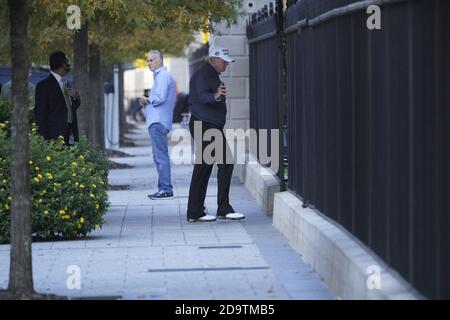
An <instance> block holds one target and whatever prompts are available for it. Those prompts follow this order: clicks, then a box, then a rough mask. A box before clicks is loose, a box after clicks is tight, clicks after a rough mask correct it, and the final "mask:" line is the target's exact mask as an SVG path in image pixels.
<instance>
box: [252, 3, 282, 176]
mask: <svg viewBox="0 0 450 320" xmlns="http://www.w3.org/2000/svg"><path fill="white" fill-rule="evenodd" d="M277 18H278V17H277V16H276V14H275V11H274V8H273V6H271V8H270V10H269V8H267V7H266V8H265V10H264V12H263V13H262V15H261V16H260V17H259V19H257V20H255V21H254V22H257V21H258V20H259V21H258V27H257V28H254V27H253V26H252V25H249V26H248V27H247V37H248V43H249V51H250V57H251V59H250V63H249V64H250V66H249V67H250V79H251V81H250V97H251V99H250V127H251V128H253V129H256V130H260V129H266V130H271V129H278V128H280V127H281V128H282V127H283V125H282V124H283V123H284V122H285V117H284V114H283V113H282V112H280V109H279V108H278V107H277V106H278V105H279V99H280V93H279V81H280V72H282V68H281V67H280V54H282V53H280V50H279V46H280V43H279V36H278V33H277V30H279V27H277ZM261 132H262V131H261ZM261 132H260V134H261ZM280 137H281V139H283V138H284V130H281V131H280ZM267 141H268V146H267V148H265V149H266V150H267V151H268V155H270V156H271V157H272V152H271V141H272V140H271V132H270V131H267ZM280 141H282V140H280ZM256 151H257V154H255V155H254V156H255V157H256V158H257V159H258V160H260V157H259V155H260V151H259V146H258V148H257V150H256ZM280 153H281V154H280V156H279V159H278V160H279V163H280V164H281V165H280V167H279V170H278V172H277V173H276V174H277V175H278V176H279V178H280V181H282V182H283V184H284V170H283V168H284V161H283V159H284V154H285V144H284V143H280ZM264 164H265V165H269V164H268V163H264Z"/></svg>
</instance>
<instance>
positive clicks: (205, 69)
mask: <svg viewBox="0 0 450 320" xmlns="http://www.w3.org/2000/svg"><path fill="white" fill-rule="evenodd" d="M221 82H222V81H221V80H220V78H219V73H218V72H217V71H216V70H215V69H214V68H213V66H211V65H210V64H209V63H205V64H204V65H203V66H202V67H201V68H200V69H199V70H198V71H197V72H196V73H195V74H194V75H193V76H192V78H191V81H190V83H189V109H190V112H191V114H192V115H194V116H195V117H196V118H197V119H200V120H203V121H206V122H209V123H212V124H214V125H216V126H219V127H223V126H224V125H225V121H226V116H227V105H226V101H225V97H222V99H221V100H220V101H216V99H215V94H216V92H217V89H218V88H219V86H220V84H221Z"/></svg>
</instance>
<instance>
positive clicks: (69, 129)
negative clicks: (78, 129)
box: [64, 123, 73, 146]
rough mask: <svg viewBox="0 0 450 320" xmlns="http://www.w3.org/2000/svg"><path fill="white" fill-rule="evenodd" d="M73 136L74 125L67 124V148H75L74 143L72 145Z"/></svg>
mask: <svg viewBox="0 0 450 320" xmlns="http://www.w3.org/2000/svg"><path fill="white" fill-rule="evenodd" d="M71 135H73V124H72V123H67V125H66V132H65V134H64V142H65V143H66V146H73V143H70V142H71V141H70V136H71Z"/></svg>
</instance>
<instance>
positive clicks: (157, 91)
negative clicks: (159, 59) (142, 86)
mask: <svg viewBox="0 0 450 320" xmlns="http://www.w3.org/2000/svg"><path fill="white" fill-rule="evenodd" d="M153 79H154V81H153V88H152V90H151V91H150V97H149V103H148V104H147V106H146V107H145V118H146V122H147V128H148V127H150V126H151V125H152V124H154V123H161V124H162V125H163V126H164V127H166V128H167V130H171V129H172V120H173V108H174V106H175V83H174V80H173V78H172V76H171V75H170V73H169V71H167V67H161V68H159V69H156V70H155V71H153Z"/></svg>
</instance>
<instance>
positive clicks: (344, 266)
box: [273, 192, 422, 299]
mask: <svg viewBox="0 0 450 320" xmlns="http://www.w3.org/2000/svg"><path fill="white" fill-rule="evenodd" d="M273 224H274V226H275V227H276V228H277V229H278V230H279V231H281V232H282V233H283V234H284V235H285V236H286V238H287V239H288V240H289V243H290V244H291V246H292V247H293V248H294V249H295V250H296V251H297V252H298V253H299V254H301V255H303V258H304V260H305V261H306V262H307V263H309V264H310V265H311V267H312V268H313V270H314V271H315V272H317V273H318V275H319V276H320V277H321V278H322V279H323V281H324V282H325V283H326V284H327V286H328V287H329V288H330V290H331V292H332V293H333V294H334V295H335V296H336V297H339V298H342V299H421V298H422V297H421V296H420V295H419V294H418V293H417V292H416V290H414V288H412V287H411V286H410V285H409V284H408V283H407V282H406V281H404V280H403V279H402V278H401V277H400V275H398V274H397V273H396V272H395V271H394V270H392V269H390V268H389V267H388V266H386V264H385V263H384V262H383V261H381V260H380V259H379V258H378V257H377V256H376V255H375V254H374V253H373V252H372V251H371V250H369V249H368V248H367V247H366V246H364V245H363V244H362V243H360V242H359V240H358V239H356V238H355V237H354V236H353V235H351V234H350V233H349V232H347V231H346V230H344V229H343V228H342V227H341V226H340V225H338V224H336V223H335V222H333V221H330V220H329V219H327V218H325V217H323V216H322V215H320V214H318V213H317V212H316V211H314V210H312V209H309V208H303V207H302V202H301V201H300V200H299V199H298V198H297V197H296V196H295V195H294V194H292V193H291V192H280V193H277V194H275V200H274V211H273ZM378 275H379V276H378Z"/></svg>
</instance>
